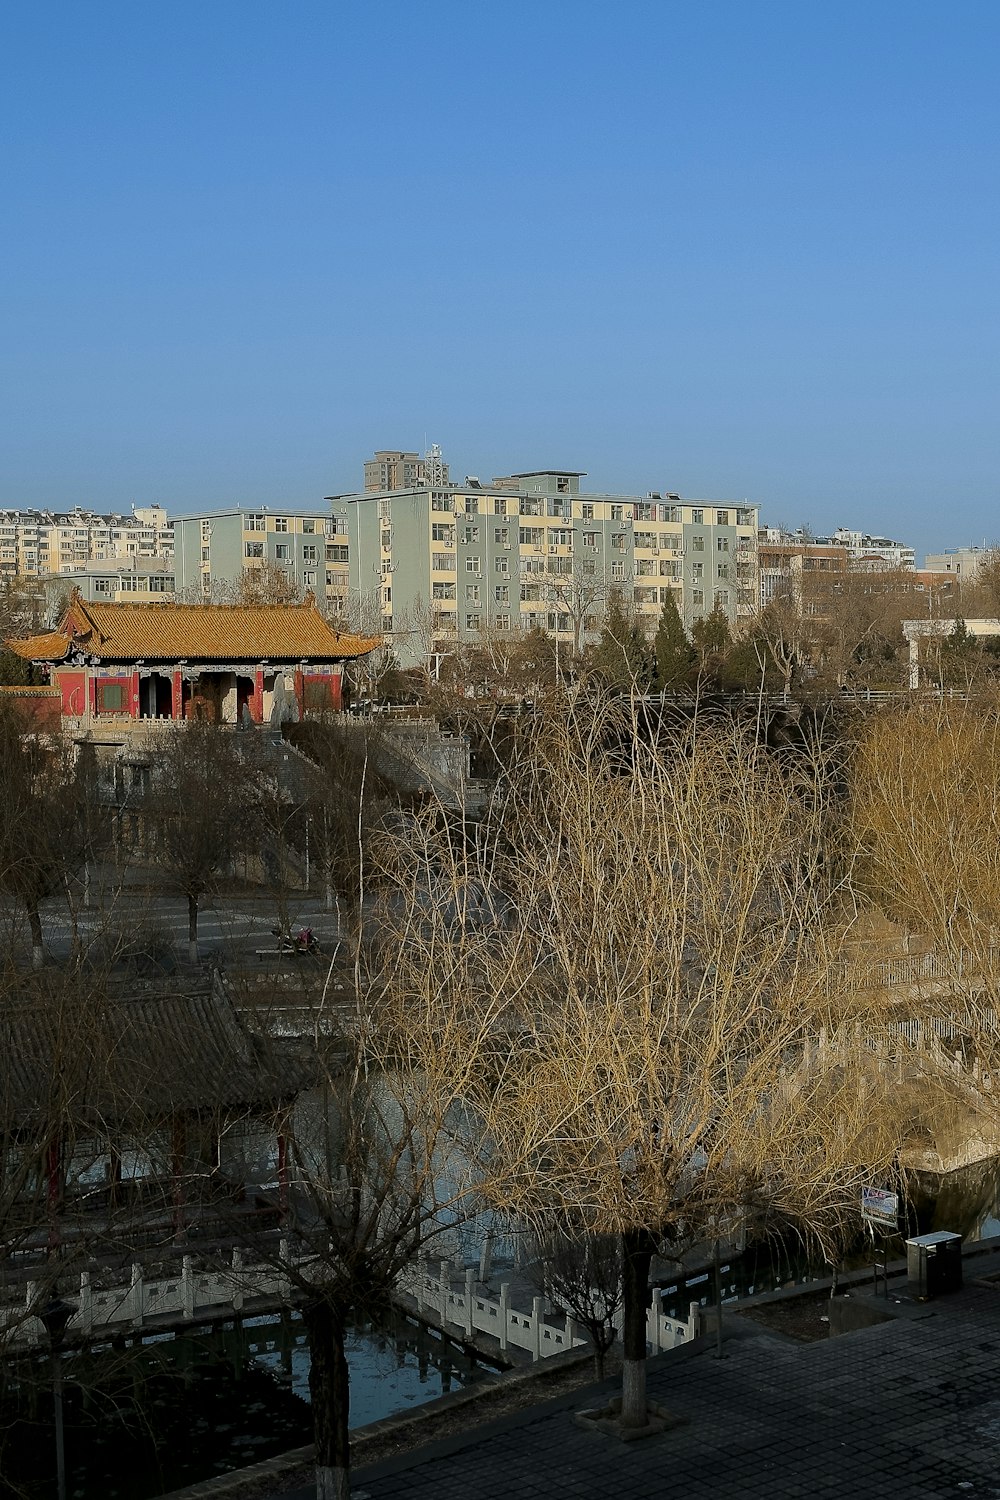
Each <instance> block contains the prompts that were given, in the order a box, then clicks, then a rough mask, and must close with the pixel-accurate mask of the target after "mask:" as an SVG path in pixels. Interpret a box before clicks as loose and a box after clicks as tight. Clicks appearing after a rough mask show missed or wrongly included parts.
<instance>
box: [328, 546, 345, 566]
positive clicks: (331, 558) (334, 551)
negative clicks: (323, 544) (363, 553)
mask: <svg viewBox="0 0 1000 1500" xmlns="http://www.w3.org/2000/svg"><path fill="white" fill-rule="evenodd" d="M326 560H327V562H339V563H345V562H346V561H347V548H346V547H327V549H326Z"/></svg>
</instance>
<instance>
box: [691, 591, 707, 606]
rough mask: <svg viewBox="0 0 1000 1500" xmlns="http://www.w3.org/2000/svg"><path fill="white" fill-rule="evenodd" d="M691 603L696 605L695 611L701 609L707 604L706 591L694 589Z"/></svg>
mask: <svg viewBox="0 0 1000 1500" xmlns="http://www.w3.org/2000/svg"><path fill="white" fill-rule="evenodd" d="M691 603H692V604H693V605H694V607H695V609H701V608H702V606H703V605H704V603H705V590H704V589H692V590H691Z"/></svg>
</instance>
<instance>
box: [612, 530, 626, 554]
mask: <svg viewBox="0 0 1000 1500" xmlns="http://www.w3.org/2000/svg"><path fill="white" fill-rule="evenodd" d="M626 540H627V538H626V536H625V533H624V531H616V532H615V533H614V535H613V536H612V538H611V550H612V551H613V552H624V551H625V542H626Z"/></svg>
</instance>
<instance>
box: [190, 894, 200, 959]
mask: <svg viewBox="0 0 1000 1500" xmlns="http://www.w3.org/2000/svg"><path fill="white" fill-rule="evenodd" d="M188 957H189V958H190V960H191V962H192V963H193V964H196V963H197V962H198V897H197V896H192V895H191V894H190V892H189V893H188Z"/></svg>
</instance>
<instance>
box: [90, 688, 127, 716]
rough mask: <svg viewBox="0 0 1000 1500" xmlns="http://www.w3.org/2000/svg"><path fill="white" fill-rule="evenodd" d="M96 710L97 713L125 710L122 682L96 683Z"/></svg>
mask: <svg viewBox="0 0 1000 1500" xmlns="http://www.w3.org/2000/svg"><path fill="white" fill-rule="evenodd" d="M97 712H98V713H99V714H121V713H124V712H125V685H124V683H121V682H99V683H98V684H97Z"/></svg>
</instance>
